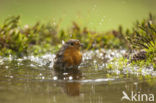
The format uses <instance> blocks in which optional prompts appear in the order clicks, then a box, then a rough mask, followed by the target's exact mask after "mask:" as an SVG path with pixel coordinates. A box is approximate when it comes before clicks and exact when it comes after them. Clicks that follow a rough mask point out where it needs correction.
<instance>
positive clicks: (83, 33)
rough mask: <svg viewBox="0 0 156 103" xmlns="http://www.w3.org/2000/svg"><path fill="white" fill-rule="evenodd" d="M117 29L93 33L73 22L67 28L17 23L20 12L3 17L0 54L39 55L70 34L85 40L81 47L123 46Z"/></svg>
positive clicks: (57, 44) (55, 48) (52, 50)
mask: <svg viewBox="0 0 156 103" xmlns="http://www.w3.org/2000/svg"><path fill="white" fill-rule="evenodd" d="M121 32H122V27H119V31H110V32H107V33H97V32H94V31H89V30H88V29H87V28H86V27H84V28H80V26H79V25H78V24H77V23H76V22H73V25H72V27H71V28H70V29H68V30H60V29H59V25H57V24H54V23H53V22H49V23H47V24H42V23H40V22H37V23H36V24H35V25H33V26H29V25H25V26H24V27H22V26H21V25H20V16H12V17H9V18H7V19H6V20H5V21H4V23H3V24H1V26H0V55H2V56H8V55H17V56H23V55H29V54H33V55H40V54H44V53H47V52H52V53H55V52H56V51H57V50H58V48H59V47H60V46H61V42H62V41H63V40H64V41H67V40H69V39H71V38H75V39H79V40H80V41H81V42H83V43H84V44H85V46H84V48H83V49H87V50H88V49H100V48H116V49H120V48H125V47H126V45H125V40H126V39H124V36H123V35H121Z"/></svg>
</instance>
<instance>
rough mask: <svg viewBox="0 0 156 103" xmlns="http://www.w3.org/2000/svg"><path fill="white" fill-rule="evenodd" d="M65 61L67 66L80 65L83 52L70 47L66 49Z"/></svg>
mask: <svg viewBox="0 0 156 103" xmlns="http://www.w3.org/2000/svg"><path fill="white" fill-rule="evenodd" d="M63 61H64V62H65V63H66V64H67V66H74V65H79V64H80V63H81V61H82V54H81V52H80V50H79V49H76V48H72V47H69V48H67V49H66V50H65V51H64V54H63Z"/></svg>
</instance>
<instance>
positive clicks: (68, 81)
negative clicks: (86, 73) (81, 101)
mask: <svg viewBox="0 0 156 103" xmlns="http://www.w3.org/2000/svg"><path fill="white" fill-rule="evenodd" d="M54 70H55V76H56V77H57V78H58V79H60V80H64V82H63V83H60V84H59V85H60V86H61V87H62V88H63V91H64V92H65V93H66V94H67V95H69V96H79V95H80V87H81V84H80V82H76V81H74V80H80V79H81V78H82V73H81V71H80V70H78V68H70V69H67V70H65V71H62V70H60V71H59V70H57V69H54Z"/></svg>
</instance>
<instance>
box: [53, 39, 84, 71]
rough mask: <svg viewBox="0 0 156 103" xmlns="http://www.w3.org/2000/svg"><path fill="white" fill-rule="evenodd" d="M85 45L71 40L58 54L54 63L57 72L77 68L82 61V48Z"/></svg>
mask: <svg viewBox="0 0 156 103" xmlns="http://www.w3.org/2000/svg"><path fill="white" fill-rule="evenodd" d="M82 45H83V44H82V43H80V41H79V40H77V39H70V40H69V41H67V42H66V43H65V44H64V45H63V46H62V47H61V49H60V50H59V51H58V52H57V54H56V57H55V62H54V69H55V70H68V69H71V68H77V67H78V66H79V65H80V63H81V61H82V53H81V52H80V48H81V46H82Z"/></svg>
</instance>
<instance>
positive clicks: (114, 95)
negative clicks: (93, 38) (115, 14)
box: [0, 50, 156, 103]
mask: <svg viewBox="0 0 156 103" xmlns="http://www.w3.org/2000/svg"><path fill="white" fill-rule="evenodd" d="M125 52H126V51H125V50H120V51H119V50H113V51H112V50H101V51H89V52H84V55H83V62H82V64H81V65H80V67H79V70H75V72H74V73H63V74H57V73H55V72H54V70H53V68H52V66H53V59H54V57H55V55H52V54H45V55H43V56H40V57H39V56H38V57H35V56H28V57H23V58H21V59H13V58H12V57H11V56H10V57H9V58H0V103H132V102H134V101H129V100H123V101H121V98H122V97H123V92H125V93H127V95H128V96H131V95H132V92H134V93H136V100H138V101H139V96H140V97H141V95H142V94H147V96H146V97H147V98H146V97H144V98H140V100H142V99H143V100H144V101H145V100H146V99H147V103H149V100H151V99H149V98H150V96H151V95H150V94H153V95H156V80H155V74H156V73H155V72H154V70H153V69H152V67H148V68H144V69H142V70H141V71H140V72H139V73H138V72H137V69H138V68H137V67H133V68H134V69H133V70H131V69H132V68H131V67H130V66H124V63H122V68H123V69H122V70H121V68H120V67H121V63H119V62H117V61H118V59H119V58H121V57H122V55H123V54H124V53H125ZM115 58H116V59H115ZM114 60H116V61H114ZM110 64H112V65H113V66H112V67H113V68H112V69H110V68H108V67H109V66H110ZM119 64H120V65H119ZM130 99H131V97H130ZM131 100H132V99H131ZM145 103H146V101H145ZM152 103H154V102H152Z"/></svg>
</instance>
